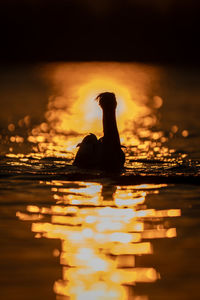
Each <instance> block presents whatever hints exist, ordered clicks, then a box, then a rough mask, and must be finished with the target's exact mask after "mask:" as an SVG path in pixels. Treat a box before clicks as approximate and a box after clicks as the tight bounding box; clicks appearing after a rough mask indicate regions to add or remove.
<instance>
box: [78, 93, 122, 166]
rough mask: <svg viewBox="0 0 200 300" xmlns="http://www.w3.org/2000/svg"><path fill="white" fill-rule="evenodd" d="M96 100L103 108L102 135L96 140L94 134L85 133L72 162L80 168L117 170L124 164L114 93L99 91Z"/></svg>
mask: <svg viewBox="0 0 200 300" xmlns="http://www.w3.org/2000/svg"><path fill="white" fill-rule="evenodd" d="M96 100H97V101H98V102H99V105H100V107H101V108H102V110H103V133H104V136H103V137H102V138H100V139H99V140H98V139H97V137H96V136H95V135H94V134H90V135H87V136H86V137H85V138H84V139H83V141H82V142H81V143H80V144H79V150H78V152H77V154H76V157H75V160H74V163H73V164H74V165H75V166H77V167H81V168H100V169H103V170H119V169H121V168H122V167H123V165H124V162H125V155H124V152H123V151H122V149H121V144H120V138H119V132H118V129H117V121H116V107H117V101H116V98H115V94H113V93H108V92H105V93H101V94H99V95H98V96H97V98H96Z"/></svg>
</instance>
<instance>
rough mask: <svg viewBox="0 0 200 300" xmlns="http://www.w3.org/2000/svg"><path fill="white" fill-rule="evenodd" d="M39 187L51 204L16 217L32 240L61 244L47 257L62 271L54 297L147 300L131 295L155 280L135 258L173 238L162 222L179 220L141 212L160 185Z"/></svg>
mask: <svg viewBox="0 0 200 300" xmlns="http://www.w3.org/2000/svg"><path fill="white" fill-rule="evenodd" d="M41 184H48V185H49V186H50V187H51V190H52V193H53V195H54V199H55V204H54V205H52V206H50V207H45V206H38V205H28V206H27V209H26V210H27V211H26V212H17V213H16V215H17V217H18V218H19V219H20V220H24V221H26V220H30V221H32V222H33V223H32V232H34V234H35V238H48V239H59V240H60V241H61V249H54V251H53V255H55V256H59V257H60V264H61V266H62V278H61V279H59V280H57V281H56V282H55V283H54V287H53V289H54V292H55V294H56V295H62V297H63V298H62V299H74V300H85V299H91V300H93V299H98V300H105V299H108V300H110V299H115V300H119V299H120V300H125V299H126V300H133V299H134V300H143V299H146V300H147V299H148V295H135V294H134V285H135V284H136V283H138V282H143V283H150V282H155V281H156V280H157V279H159V277H160V275H159V273H158V272H157V270H155V269H154V268H153V267H145V266H143V267H138V266H137V263H136V258H137V256H138V255H139V256H141V255H146V254H148V255H150V254H153V251H154V250H153V245H152V242H151V241H152V239H157V238H175V237H176V228H168V227H167V228H166V226H168V225H166V222H164V220H165V218H171V217H178V216H180V214H181V211H180V210H179V209H167V210H156V209H150V208H147V203H145V201H146V196H147V195H148V194H149V193H152V192H155V191H158V189H161V188H164V187H165V186H166V185H164V184H163V185H153V184H145V185H132V186H112V185H108V184H104V185H102V184H97V183H93V182H67V181H52V182H41ZM47 218H48V219H47ZM49 218H50V219H49Z"/></svg>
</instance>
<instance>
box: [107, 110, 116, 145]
mask: <svg viewBox="0 0 200 300" xmlns="http://www.w3.org/2000/svg"><path fill="white" fill-rule="evenodd" d="M103 132H104V141H105V142H106V143H109V144H110V143H112V144H115V145H120V139H119V132H118V129H117V121H116V113H115V109H112V110H106V111H105V110H103Z"/></svg>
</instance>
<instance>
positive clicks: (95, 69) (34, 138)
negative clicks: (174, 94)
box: [28, 63, 163, 158]
mask: <svg viewBox="0 0 200 300" xmlns="http://www.w3.org/2000/svg"><path fill="white" fill-rule="evenodd" d="M159 74H160V70H159V68H156V67H151V66H142V65H137V64H130V63H129V64H124V63H123V64H120V63H83V64H80V63H79V64H76V63H73V64H51V65H49V66H48V67H47V68H46V72H45V74H44V76H45V77H46V79H47V80H49V81H50V83H51V84H52V85H53V86H54V87H58V94H57V95H56V94H55V95H51V96H50V97H49V103H48V108H47V111H46V113H45V121H44V122H42V123H41V124H40V125H39V126H37V127H35V128H33V129H32V132H31V134H30V135H29V137H28V140H29V141H30V142H31V143H35V144H37V145H38V147H37V148H34V149H35V151H36V152H38V155H41V157H42V156H43V155H44V154H45V155H46V156H52V155H53V156H55V155H56V156H65V157H69V158H70V157H71V156H72V154H74V153H75V151H76V145H77V144H78V143H79V142H80V140H81V139H82V135H83V134H84V135H85V134H88V133H89V132H93V133H94V134H96V135H97V136H98V137H100V135H102V120H101V119H102V111H101V109H100V107H99V105H98V103H97V102H96V101H95V100H94V99H95V98H96V96H97V95H98V94H99V93H102V92H105V91H110V92H114V93H115V94H116V98H117V102H118V106H117V121H118V128H119V132H120V136H121V142H122V143H123V144H126V145H130V144H132V145H133V144H140V137H142V132H143V133H145V135H146V136H148V137H150V135H151V131H150V130H149V127H151V126H152V125H155V123H156V116H155V115H151V116H150V114H151V111H152V109H151V108H150V107H148V106H147V105H146V104H147V102H148V101H149V98H148V93H149V90H151V89H152V87H153V82H154V81H155V79H157V80H158V81H159ZM152 103H153V108H154V109H155V108H156V109H158V108H160V107H161V106H162V103H163V100H162V99H161V97H159V96H158V95H154V96H153V101H152ZM137 121H138V122H137ZM136 123H138V125H136ZM139 124H140V125H139ZM140 127H141V128H140ZM135 129H137V133H136V134H133V131H134V130H135ZM66 135H68V137H66ZM143 136H144V134H143ZM158 138H159V137H158Z"/></svg>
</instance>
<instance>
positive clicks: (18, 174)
mask: <svg viewBox="0 0 200 300" xmlns="http://www.w3.org/2000/svg"><path fill="white" fill-rule="evenodd" d="M0 78H1V81H0V86H1V91H0V99H1V100H0V101H1V111H0V116H1V119H0V126H1V129H0V142H1V143H0V150H1V157H0V205H1V211H0V216H1V218H0V223H1V235H0V239H1V242H0V244H1V248H0V249H1V250H0V252H1V255H0V264H1V275H0V282H1V297H2V299H8V300H10V299H58V300H60V299H62V300H65V299H77V300H79V299H98V300H99V299H103V300H104V299H115V300H118V299H120V300H121V299H128V300H132V299H134V300H144V299H145V300H146V299H158V300H160V299H174V300H179V299H180V300H186V299H192V300H193V299H194V300H195V299H199V280H200V271H199V267H200V263H199V261H200V260H199V259H200V257H199V253H200V235H199V233H200V229H199V225H200V220H199V209H200V197H199V192H200V187H199V183H200V177H199V176H200V148H199V143H200V120H199V109H200V104H199V97H200V88H199V87H200V85H199V83H200V77H199V72H198V71H197V70H192V69H186V70H185V69H180V68H169V67H163V66H149V65H139V64H118V63H74V64H49V65H37V66H22V67H19V66H15V67H7V68H6V67H5V68H4V69H2V71H1V72H0ZM102 90H103V91H104V90H111V91H114V92H115V93H116V96H117V99H118V107H119V111H118V125H119V130H120V136H121V141H122V144H123V145H124V146H125V147H126V148H124V151H125V152H126V165H125V168H124V169H123V170H122V172H121V173H120V174H112V173H104V172H102V171H99V170H93V171H92V170H80V169H78V168H76V167H73V166H72V161H73V157H74V155H75V153H76V145H77V144H78V142H79V141H80V140H81V139H82V137H83V136H84V135H85V134H87V133H88V132H94V133H96V134H97V135H100V134H101V115H100V112H99V111H98V107H97V103H95V102H94V101H93V100H92V99H93V98H94V96H95V95H96V94H98V93H99V92H101V91H102Z"/></svg>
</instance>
